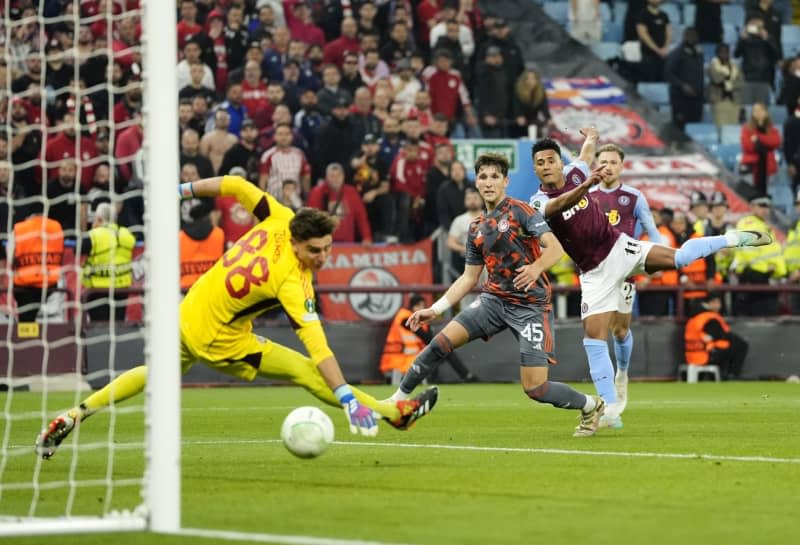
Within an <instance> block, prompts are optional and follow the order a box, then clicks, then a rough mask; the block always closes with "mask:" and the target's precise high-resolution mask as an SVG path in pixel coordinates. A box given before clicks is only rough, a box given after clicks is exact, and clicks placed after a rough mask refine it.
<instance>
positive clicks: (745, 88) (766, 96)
mask: <svg viewBox="0 0 800 545" xmlns="http://www.w3.org/2000/svg"><path fill="white" fill-rule="evenodd" d="M756 102H761V103H763V104H772V89H771V88H770V86H769V84H768V83H762V82H757V81H745V82H744V83H743V84H742V104H754V103H756Z"/></svg>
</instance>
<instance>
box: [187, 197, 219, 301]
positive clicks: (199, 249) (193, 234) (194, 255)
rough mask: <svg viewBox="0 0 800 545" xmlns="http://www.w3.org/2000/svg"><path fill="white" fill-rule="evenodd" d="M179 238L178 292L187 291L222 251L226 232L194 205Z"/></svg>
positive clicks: (201, 206)
mask: <svg viewBox="0 0 800 545" xmlns="http://www.w3.org/2000/svg"><path fill="white" fill-rule="evenodd" d="M189 217H190V221H187V222H184V223H183V225H182V226H181V231H180V235H179V241H178V242H179V247H180V252H181V257H180V262H181V280H180V282H181V289H182V290H188V289H189V288H191V287H192V285H193V284H194V283H195V282H197V280H198V279H199V278H200V277H201V276H202V275H203V273H205V272H206V271H207V270H208V269H210V268H211V267H213V266H214V263H216V262H217V260H218V259H219V258H220V257H222V254H223V253H224V252H225V233H224V232H223V231H222V229H220V228H219V227H216V226H214V223H213V222H212V220H211V217H210V215H209V210H208V208H207V207H206V206H204V205H195V206H194V207H193V208H192V209H191V210H190V212H189Z"/></svg>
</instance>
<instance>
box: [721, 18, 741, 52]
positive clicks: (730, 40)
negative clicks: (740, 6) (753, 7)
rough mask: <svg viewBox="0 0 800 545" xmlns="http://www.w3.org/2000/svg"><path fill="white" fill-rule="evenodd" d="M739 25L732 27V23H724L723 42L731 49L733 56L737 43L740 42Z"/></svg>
mask: <svg viewBox="0 0 800 545" xmlns="http://www.w3.org/2000/svg"><path fill="white" fill-rule="evenodd" d="M737 28H741V27H740V26H739V25H732V24H730V23H722V41H723V42H725V43H726V44H728V45H729V46H730V47H731V54H733V49H734V48H735V47H736V42H737V41H738V40H739V31H738V30H736V29H737Z"/></svg>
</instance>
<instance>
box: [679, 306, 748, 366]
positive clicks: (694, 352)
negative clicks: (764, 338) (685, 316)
mask: <svg viewBox="0 0 800 545" xmlns="http://www.w3.org/2000/svg"><path fill="white" fill-rule="evenodd" d="M721 310H722V297H721V296H720V295H719V294H718V293H711V294H709V295H708V296H707V297H705V298H704V300H702V302H701V301H700V300H698V301H697V302H695V303H693V304H692V305H690V316H691V317H690V318H689V320H688V321H687V322H686V327H685V329H684V335H683V339H684V344H685V348H686V363H688V364H689V365H717V366H719V370H720V375H721V378H722V380H736V379H738V378H739V377H740V375H741V373H742V366H743V365H744V360H745V358H746V357H747V351H748V348H749V345H748V343H747V341H745V340H744V339H743V338H742V337H741V336H739V335H737V334H736V333H734V332H733V331H731V328H730V326H729V325H728V323H727V322H726V321H725V318H723V317H722V315H721V314H720V311H721Z"/></svg>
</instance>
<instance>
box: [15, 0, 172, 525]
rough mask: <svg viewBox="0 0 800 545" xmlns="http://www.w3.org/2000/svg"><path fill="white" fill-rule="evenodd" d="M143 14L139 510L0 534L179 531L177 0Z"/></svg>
mask: <svg viewBox="0 0 800 545" xmlns="http://www.w3.org/2000/svg"><path fill="white" fill-rule="evenodd" d="M141 9H142V19H141V23H142V53H143V69H144V81H143V83H144V89H143V91H144V94H143V96H144V101H143V118H144V135H145V136H144V145H143V150H144V153H145V165H146V168H145V172H146V174H145V181H146V183H145V195H144V198H145V203H146V208H145V230H146V231H145V232H146V235H147V236H146V253H145V259H146V271H147V272H146V291H145V328H146V329H145V331H146V333H145V361H146V362H147V363H148V364H151V363H156V362H157V364H156V365H148V366H147V369H148V377H147V389H146V404H145V407H146V409H145V413H144V414H145V418H146V422H145V426H146V439H145V457H146V460H145V475H144V480H143V490H142V495H143V497H144V506H142V507H139V508H136V509H133V510H132V511H130V512H127V511H126V512H124V513H111V514H109V515H106V516H103V517H100V516H98V517H84V516H81V517H53V518H45V517H33V518H28V517H14V518H9V517H4V518H2V519H0V537H5V536H14V535H45V534H72V533H88V532H117V531H143V530H150V531H153V532H159V533H176V532H178V531H179V530H180V527H181V520H180V519H181V494H180V490H181V489H180V479H181V471H180V442H181V431H180V404H181V398H180V383H181V374H180V366H179V365H178V360H179V327H178V304H179V301H180V291H179V289H178V285H179V281H178V280H179V264H178V256H179V251H178V231H179V227H180V226H179V222H178V198H177V193H176V187H177V183H178V176H179V166H178V165H179V155H178V141H177V138H176V132H175V130H176V127H177V126H178V88H177V79H176V73H175V65H176V62H177V37H176V28H177V18H176V9H175V3H174V2H170V1H165V0H142V2H141ZM109 48H110V44H109ZM31 455H33V454H31Z"/></svg>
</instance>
